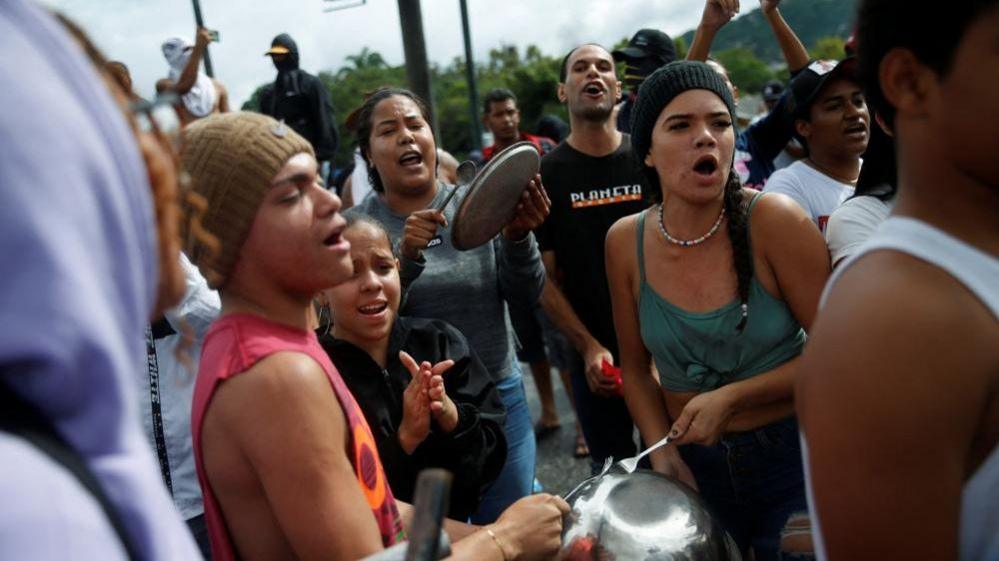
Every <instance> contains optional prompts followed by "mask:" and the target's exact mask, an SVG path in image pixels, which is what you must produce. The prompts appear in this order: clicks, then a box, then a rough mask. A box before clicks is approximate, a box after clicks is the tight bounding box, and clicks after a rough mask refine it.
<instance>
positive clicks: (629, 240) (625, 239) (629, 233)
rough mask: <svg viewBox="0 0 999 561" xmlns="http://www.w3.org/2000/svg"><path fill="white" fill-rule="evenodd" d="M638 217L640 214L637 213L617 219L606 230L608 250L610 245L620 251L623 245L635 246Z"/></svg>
mask: <svg viewBox="0 0 999 561" xmlns="http://www.w3.org/2000/svg"><path fill="white" fill-rule="evenodd" d="M643 212H644V211H643ZM640 215H641V213H638V214H631V215H629V216H625V217H623V218H619V219H617V221H616V222H614V224H613V225H611V227H610V229H609V230H607V240H606V245H607V247H608V249H609V248H610V247H611V246H612V245H613V246H614V248H615V249H621V248H623V247H624V246H625V245H629V246H634V245H635V239H636V238H635V236H636V230H637V228H638V217H639V216H640Z"/></svg>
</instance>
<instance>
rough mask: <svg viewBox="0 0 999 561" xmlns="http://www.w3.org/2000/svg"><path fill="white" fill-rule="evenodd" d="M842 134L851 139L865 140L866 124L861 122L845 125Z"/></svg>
mask: <svg viewBox="0 0 999 561" xmlns="http://www.w3.org/2000/svg"><path fill="white" fill-rule="evenodd" d="M843 134H845V135H846V137H847V138H849V139H851V140H865V139H866V138H867V125H865V124H864V123H863V122H859V123H854V124H852V125H850V126H848V127H846V129H844V130H843Z"/></svg>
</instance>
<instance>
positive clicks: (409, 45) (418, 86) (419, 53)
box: [399, 0, 440, 133]
mask: <svg viewBox="0 0 999 561" xmlns="http://www.w3.org/2000/svg"><path fill="white" fill-rule="evenodd" d="M399 24H400V25H401V26H402V49H403V52H404V53H405V56H406V79H407V80H408V81H409V87H411V88H413V91H415V92H416V95H418V96H420V97H422V98H423V101H425V102H426V103H427V107H428V108H429V109H430V120H431V126H433V128H434V131H435V132H437V133H439V132H440V127H438V126H437V111H436V110H435V109H434V96H433V91H432V90H431V88H430V68H429V66H428V65H427V45H426V42H425V41H424V40H423V14H422V12H421V11H420V0H399Z"/></svg>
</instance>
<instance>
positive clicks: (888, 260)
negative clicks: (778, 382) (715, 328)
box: [796, 0, 999, 561]
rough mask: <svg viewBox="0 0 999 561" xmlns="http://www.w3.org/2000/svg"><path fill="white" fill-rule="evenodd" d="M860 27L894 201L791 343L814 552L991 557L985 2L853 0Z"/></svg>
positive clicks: (998, 380)
mask: <svg viewBox="0 0 999 561" xmlns="http://www.w3.org/2000/svg"><path fill="white" fill-rule="evenodd" d="M857 36H858V45H859V74H860V78H861V81H862V82H863V84H864V86H865V90H866V92H867V95H868V102H869V103H870V104H871V105H872V106H873V107H874V108H875V109H877V110H878V111H879V113H880V114H881V115H882V116H884V117H886V119H885V120H886V121H887V123H888V125H889V126H890V127H892V130H893V132H894V134H895V139H896V145H897V149H898V151H897V155H898V172H899V175H898V177H899V195H898V199H897V201H898V202H897V205H896V206H895V208H894V210H893V211H892V215H891V216H890V217H889V218H888V220H887V221H886V222H884V223H883V224H882V226H881V227H880V228H879V230H878V231H877V232H876V233H875V234H874V236H873V237H872V238H871V239H870V240H869V241H868V242H867V243H866V244H865V245H864V246H862V247H861V248H860V249H858V250H857V252H856V253H855V254H854V255H853V256H852V257H850V258H849V259H847V260H845V261H844V262H843V263H842V264H841V265H840V266H839V267H838V268H837V269H836V272H835V273H834V275H833V277H832V279H830V281H829V284H828V285H827V287H826V291H825V294H824V295H823V299H822V303H821V304H820V307H821V310H820V312H819V314H818V319H817V320H816V322H815V324H814V325H813V329H812V331H811V332H810V333H809V335H810V340H809V343H808V345H807V346H806V349H805V353H804V365H803V367H802V371H803V376H802V377H801V378H800V382H799V384H798V387H797V392H796V403H797V406H798V414H799V419H800V421H801V423H802V427H803V429H804V430H803V440H804V441H805V443H806V444H807V447H803V448H802V449H803V454H804V456H805V457H804V460H805V462H806V474H807V476H808V490H809V504H810V508H811V513H812V525H813V530H814V534H815V540H816V553H817V555H818V557H819V559H825V560H829V561H840V560H850V561H865V560H875V559H877V560H883V559H934V560H948V561H953V560H958V559H960V560H961V561H986V560H989V561H992V560H996V559H999V447H997V441H999V165H996V162H995V154H996V153H997V152H999V105H997V104H996V103H995V101H996V99H997V98H999V75H997V74H996V69H997V68H999V49H997V48H996V45H999V0H984V1H983V0H977V1H973V0H956V1H955V2H952V3H951V4H948V5H947V6H946V7H939V8H938V9H936V10H932V11H929V10H913V9H911V5H909V3H908V2H905V1H904V0H863V1H862V2H861V6H860V13H859V17H858V30H857ZM930 36H933V37H938V38H942V39H941V40H940V41H937V42H935V43H934V46H933V47H932V48H927V47H926V46H925V45H926V40H927V39H926V38H927V37H930ZM941 49H943V51H944V52H941Z"/></svg>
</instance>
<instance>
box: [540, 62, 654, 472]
mask: <svg viewBox="0 0 999 561" xmlns="http://www.w3.org/2000/svg"><path fill="white" fill-rule="evenodd" d="M558 97H559V101H561V102H563V103H565V104H566V105H567V106H568V109H569V122H570V126H571V132H570V133H569V136H568V137H567V138H566V140H565V141H564V142H563V143H561V144H559V146H558V147H557V148H555V150H553V151H552V152H550V153H549V154H548V155H546V156H545V157H544V158H542V159H541V177H542V180H543V182H544V184H545V189H547V191H548V194H549V196H550V197H551V200H552V207H551V214H550V215H549V217H548V219H547V220H546V221H545V223H544V224H543V225H542V226H541V227H540V228H539V229H538V242H539V244H540V245H541V252H542V259H543V260H544V263H545V268H546V270H547V271H548V281H547V282H546V283H545V289H544V293H543V295H542V305H543V306H544V309H545V312H547V313H548V315H549V316H550V317H551V318H552V321H554V322H555V324H556V325H557V326H558V327H559V329H561V330H562V332H563V333H564V334H565V335H566V336H567V337H568V339H569V341H570V342H571V343H572V345H573V347H575V348H576V350H577V351H579V355H580V356H579V357H577V358H576V360H575V361H574V362H575V364H574V365H573V366H572V368H571V369H570V370H571V374H572V383H573V394H574V396H575V399H576V412H577V414H578V416H579V420H580V422H581V423H582V425H583V433H584V434H585V435H586V441H587V444H589V446H590V452H591V457H592V460H593V467H594V469H595V470H596V469H598V468H599V467H600V466H601V465H602V464H603V461H604V459H605V458H608V457H612V456H613V457H614V458H615V460H618V459H622V458H626V457H630V456H633V455H634V454H635V451H636V449H635V443H634V441H633V438H632V432H633V430H634V429H633V424H632V421H631V416H630V415H629V414H628V409H627V407H626V406H625V404H624V400H623V399H622V398H621V397H620V395H619V393H618V390H619V387H618V386H617V382H615V380H614V378H613V377H609V376H606V375H605V374H604V372H603V371H604V369H605V367H604V363H605V362H606V363H607V364H608V365H613V364H614V363H615V362H617V361H616V355H617V337H616V335H615V334H614V318H613V316H612V312H611V299H610V289H609V288H608V285H607V274H606V272H605V270H604V238H605V237H606V236H607V230H609V229H610V227H611V225H612V224H614V222H615V221H617V220H618V219H619V218H621V217H623V216H627V215H629V214H634V213H636V212H639V211H641V210H643V209H645V208H646V207H647V206H648V202H647V201H646V197H648V194H649V193H648V189H646V188H645V186H644V184H643V183H644V182H643V179H642V177H641V175H640V174H639V172H638V169H637V167H636V166H635V164H634V162H633V160H632V156H631V141H630V139H629V137H628V135H626V134H623V133H621V132H618V130H617V129H616V127H615V123H614V121H613V119H612V118H611V117H612V114H613V109H614V105H615V104H616V103H617V102H618V101H620V98H621V83H620V82H619V81H618V79H617V76H616V74H615V69H614V59H613V57H612V56H611V54H610V53H609V52H607V49H605V48H603V47H601V46H599V45H593V44H588V45H583V46H580V47H577V48H575V49H573V50H572V51H570V52H569V54H568V55H567V56H566V58H565V59H564V60H563V63H562V69H561V72H560V83H559V86H558ZM556 271H557V272H558V274H559V276H560V277H561V278H560V281H561V282H555V278H556Z"/></svg>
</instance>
